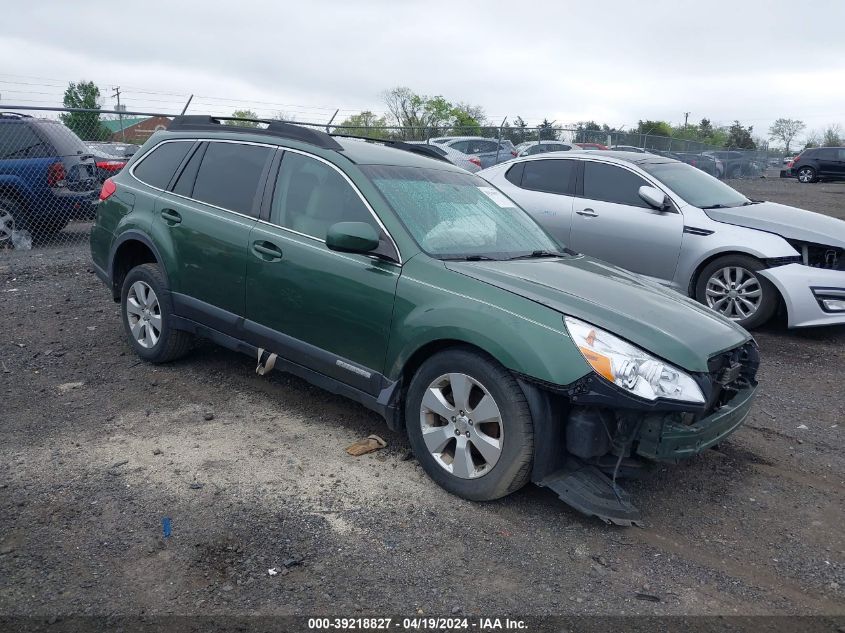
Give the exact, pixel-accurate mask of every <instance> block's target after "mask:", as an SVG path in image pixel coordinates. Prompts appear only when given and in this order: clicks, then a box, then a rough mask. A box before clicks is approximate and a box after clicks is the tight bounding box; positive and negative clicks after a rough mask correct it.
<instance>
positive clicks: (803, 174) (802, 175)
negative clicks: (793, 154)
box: [798, 167, 813, 182]
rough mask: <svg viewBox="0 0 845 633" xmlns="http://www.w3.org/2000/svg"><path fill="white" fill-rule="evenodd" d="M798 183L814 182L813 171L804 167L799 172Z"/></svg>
mask: <svg viewBox="0 0 845 633" xmlns="http://www.w3.org/2000/svg"><path fill="white" fill-rule="evenodd" d="M798 181H799V182H812V181H813V170H812V169H809V168H807V167H803V168H801V169H799V170H798Z"/></svg>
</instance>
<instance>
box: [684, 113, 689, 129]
mask: <svg viewBox="0 0 845 633" xmlns="http://www.w3.org/2000/svg"><path fill="white" fill-rule="evenodd" d="M688 119H689V112H684V129H685V130H686V129H687V120H688Z"/></svg>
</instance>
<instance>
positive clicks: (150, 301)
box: [126, 281, 161, 349]
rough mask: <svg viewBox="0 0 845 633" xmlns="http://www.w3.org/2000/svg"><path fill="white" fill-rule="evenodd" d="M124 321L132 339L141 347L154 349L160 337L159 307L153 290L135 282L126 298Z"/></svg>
mask: <svg viewBox="0 0 845 633" xmlns="http://www.w3.org/2000/svg"><path fill="white" fill-rule="evenodd" d="M126 319H127V320H128V321H129V330H130V331H131V332H132V337H133V338H134V339H135V341H136V342H137V343H138V345H140V346H141V347H144V348H147V349H150V348H151V347H155V344H156V343H158V339H159V337H161V306H160V305H159V303H158V297H157V296H156V293H155V292H153V289H152V288H150V286H149V285H148V284H146V283H144V282H143V281H136V282H135V283H134V284H132V286H131V287H130V288H129V294H128V295H127V297H126Z"/></svg>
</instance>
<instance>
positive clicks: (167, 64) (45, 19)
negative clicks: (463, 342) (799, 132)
mask: <svg viewBox="0 0 845 633" xmlns="http://www.w3.org/2000/svg"><path fill="white" fill-rule="evenodd" d="M799 6H800V5H799V4H796V3H795V2H794V0H790V1H786V0H784V1H780V0H765V1H764V0H731V1H729V2H723V1H722V0H708V1H707V2H701V1H699V0H694V1H686V0H671V1H670V0H666V1H663V0H648V1H642V2H635V1H633V0H590V1H589V2H584V1H581V0H579V1H567V0H551V1H545V0H536V1H532V0H508V1H498V0H487V1H485V0H475V1H474V2H457V1H440V0H348V1H341V0H299V1H296V2H292V1H291V2H288V1H285V2H257V1H244V0H241V1H240V2H232V1H231V0H229V1H228V2H225V3H215V2H211V1H208V2H190V3H189V2H178V1H176V2H174V1H173V0H170V1H169V2H162V1H159V0H145V1H144V2H135V3H131V4H125V3H123V4H121V3H115V2H113V1H112V2H98V1H77V2H65V1H61V2H58V1H56V2H50V1H46V0H40V1H36V2H29V3H15V10H14V12H10V11H7V12H5V13H6V16H5V18H4V20H3V29H2V33H0V60H2V63H0V109H2V106H3V105H4V104H5V105H8V104H12V103H26V104H31V105H60V103H61V96H62V93H63V90H64V87H65V86H66V85H67V82H68V81H70V80H80V79H91V80H93V81H95V82H96V83H97V84H98V85H99V86H100V88H101V90H102V92H103V94H104V99H103V105H104V106H105V107H112V106H113V104H114V100H113V99H112V97H111V92H112V91H111V88H112V87H113V86H118V85H119V86H121V91H122V102H123V103H125V104H126V105H127V106H128V108H129V109H140V110H155V111H165V112H171V111H174V110H177V109H181V107H182V105H183V104H184V102H185V100H186V99H187V96H188V95H189V94H191V93H194V94H195V95H196V96H195V97H194V100H193V103H192V105H191V108H190V110H189V112H193V113H201V112H211V113H214V114H218V115H223V114H230V113H231V111H232V110H233V109H236V108H250V109H252V110H255V111H256V112H258V113H259V114H260V115H262V116H272V115H277V114H278V113H284V114H285V115H287V117H288V118H292V119H297V120H303V121H306V120H311V121H325V120H326V119H327V118H328V117H329V116H331V114H332V112H334V109H335V108H340V110H341V112H340V115H339V117H338V121H339V120H340V119H341V118H342V117H343V116H344V115H348V114H350V113H352V112H353V111H358V110H361V109H370V110H373V111H375V112H383V111H384V110H385V107H384V104H383V101H382V99H381V94H382V93H383V91H384V90H386V89H388V88H391V87H393V86H398V85H406V86H409V87H411V88H412V89H414V90H415V91H417V92H419V93H421V94H430V95H431V94H441V95H443V96H444V97H446V98H447V99H449V100H450V101H465V102H469V103H473V104H479V105H481V106H483V107H484V109H485V112H486V113H487V115H488V117H489V119H491V120H495V121H497V122H498V121H501V120H502V118H504V117H505V116H507V117H508V118H509V119H510V120H511V121H512V120H513V119H514V117H516V116H517V115H521V116H522V117H523V118H524V119H525V120H526V121H527V122H528V123H529V124H536V123H538V122H539V121H540V120H542V119H543V117H547V118H549V119H550V120H552V119H553V120H556V121H557V123H558V124H569V123H573V122H575V121H579V120H586V119H593V120H596V121H598V122H600V123H608V124H610V125H615V126H620V125H623V124H625V125H627V126H628V127H631V126H635V125H636V123H637V120H638V119H663V120H668V121H670V122H673V123H678V122H682V121H683V116H684V114H683V113H684V112H689V113H690V121H698V120H699V119H701V118H702V117H708V118H710V119H711V121H713V122H714V123H716V124H727V123H729V122H730V121H732V120H733V119H739V120H740V121H742V122H743V123H744V124H747V125H753V126H754V130H755V135H756V134H760V135H763V136H765V132H766V130H767V129H768V126H769V125H770V124H771V122H772V121H773V120H774V119H776V118H778V117H781V116H785V117H791V118H799V119H802V120H804V121H805V122H806V123H807V127H808V129H818V128H822V127H824V126H826V125H828V124H831V123H839V124H841V125H843V127H845V1H842V0H814V1H813V2H812V3H811V4H810V5H808V10H807V11H802V10H799ZM214 7H216V8H214Z"/></svg>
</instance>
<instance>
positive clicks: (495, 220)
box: [363, 165, 562, 259]
mask: <svg viewBox="0 0 845 633" xmlns="http://www.w3.org/2000/svg"><path fill="white" fill-rule="evenodd" d="M363 170H364V172H365V173H366V174H367V176H368V177H369V178H370V180H371V181H372V182H373V184H375V186H376V187H377V188H378V190H379V191H380V192H381V194H382V195H383V196H384V198H385V199H386V200H387V202H388V203H389V204H390V206H391V207H392V208H393V210H394V211H395V212H396V214H397V215H398V216H399V218H400V219H401V220H402V222H403V223H404V225H405V227H406V228H407V229H408V231H409V232H410V233H411V235H412V236H413V237H414V239H415V240H416V241H417V243H418V244H419V245H420V248H422V249H423V250H424V251H425V252H426V253H428V254H429V255H432V256H434V257H438V258H440V259H466V258H469V259H511V258H513V257H514V256H520V255H530V254H531V253H535V252H540V251H542V252H552V253H557V252H559V251H561V250H562V247H561V245H560V244H558V243H557V242H556V241H555V240H554V239H553V238H552V237H551V236H549V235H548V234H547V233H546V232H545V231H544V230H543V229H542V228H541V227H540V226H539V225H538V224H537V223H536V222H535V221H534V220H533V219H531V217H530V216H529V215H528V214H527V213H525V212H524V211H523V210H522V209H521V208H520V207H519V206H517V204H516V203H515V202H513V201H512V200H511V199H510V198H508V197H507V196H506V195H505V194H503V193H502V192H501V191H499V190H498V189H496V188H495V187H492V186H490V185H489V184H488V183H486V182H485V181H483V180H481V179H480V178H478V177H476V176H473V175H471V174H462V173H456V172H453V171H441V170H438V169H424V168H418V167H397V166H385V165H367V166H364V167H363Z"/></svg>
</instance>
